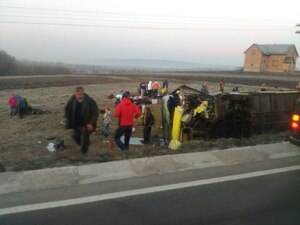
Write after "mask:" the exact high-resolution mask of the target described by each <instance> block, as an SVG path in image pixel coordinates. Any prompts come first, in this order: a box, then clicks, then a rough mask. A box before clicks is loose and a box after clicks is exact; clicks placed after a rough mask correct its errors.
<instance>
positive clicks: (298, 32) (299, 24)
mask: <svg viewBox="0 0 300 225" xmlns="http://www.w3.org/2000/svg"><path fill="white" fill-rule="evenodd" d="M296 27H300V23H298V24H296ZM297 29H298V28H297ZM295 33H296V34H300V30H296V32H295Z"/></svg>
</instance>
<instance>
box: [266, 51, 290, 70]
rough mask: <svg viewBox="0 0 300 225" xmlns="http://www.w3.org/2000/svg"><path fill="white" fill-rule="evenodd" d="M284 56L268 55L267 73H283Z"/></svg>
mask: <svg viewBox="0 0 300 225" xmlns="http://www.w3.org/2000/svg"><path fill="white" fill-rule="evenodd" d="M285 57H286V55H270V56H269V57H268V60H267V72H283V64H284V59H285Z"/></svg>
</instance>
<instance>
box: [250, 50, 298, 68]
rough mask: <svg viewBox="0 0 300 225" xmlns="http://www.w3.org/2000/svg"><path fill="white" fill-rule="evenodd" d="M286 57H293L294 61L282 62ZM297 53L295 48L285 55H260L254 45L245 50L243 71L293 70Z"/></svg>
mask: <svg viewBox="0 0 300 225" xmlns="http://www.w3.org/2000/svg"><path fill="white" fill-rule="evenodd" d="M286 57H293V58H294V62H295V63H290V64H289V63H284V60H285V58H286ZM296 61H297V54H296V52H295V49H292V50H290V51H289V52H288V53H287V54H285V55H270V56H267V55H262V52H261V51H260V49H258V48H257V47H256V46H255V45H253V46H251V47H250V48H249V49H248V50H247V51H246V52H245V61H244V71H245V72H294V71H295V68H296Z"/></svg>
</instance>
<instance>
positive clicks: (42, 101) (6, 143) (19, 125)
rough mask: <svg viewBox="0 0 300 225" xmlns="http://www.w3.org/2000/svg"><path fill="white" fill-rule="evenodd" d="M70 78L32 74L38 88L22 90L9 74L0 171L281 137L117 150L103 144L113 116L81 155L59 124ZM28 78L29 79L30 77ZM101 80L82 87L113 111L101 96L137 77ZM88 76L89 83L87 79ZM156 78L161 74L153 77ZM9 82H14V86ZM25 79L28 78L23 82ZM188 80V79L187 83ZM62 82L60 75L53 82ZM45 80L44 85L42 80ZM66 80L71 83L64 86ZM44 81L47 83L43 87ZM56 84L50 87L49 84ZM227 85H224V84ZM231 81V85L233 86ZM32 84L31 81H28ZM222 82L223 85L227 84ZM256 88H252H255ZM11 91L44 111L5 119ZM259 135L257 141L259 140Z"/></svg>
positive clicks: (2, 100)
mask: <svg viewBox="0 0 300 225" xmlns="http://www.w3.org/2000/svg"><path fill="white" fill-rule="evenodd" d="M85 78H86V77H82V78H81V80H80V79H79V80H78V77H76V81H74V80H72V77H71V76H69V77H64V78H63V79H64V82H65V86H58V87H57V85H55V83H53V79H51V80H50V81H51V82H50V83H49V82H47V77H43V79H41V78H38V82H39V83H41V82H42V83H43V84H42V85H41V86H43V88H30V84H28V85H29V86H28V85H27V86H26V89H23V88H22V89H15V88H16V87H19V85H20V82H21V80H19V79H11V80H10V82H11V83H10V86H9V87H11V88H14V89H5V90H1V91H0V127H1V128H0V136H1V139H0V171H2V172H3V171H18V170H29V169H40V168H46V167H57V166H65V165H80V164H85V163H94V162H106V161H112V160H122V159H126V158H137V157H146V156H153V155H163V154H173V153H180V152H191V151H205V150H209V149H216V148H219V149H224V148H226V147H234V146H244V145H249V144H258V143H262V142H263V143H264V142H265V140H266V139H268V141H267V142H273V141H274V140H276V141H281V140H284V139H285V138H286V136H287V134H286V133H281V134H279V135H277V136H275V138H272V135H271V136H270V135H267V136H264V137H263V138H255V137H253V138H251V139H246V140H235V139H232V140H224V139H220V140H217V141H216V140H207V141H203V140H202V141H200V142H199V141H194V142H191V143H187V144H185V145H183V147H182V149H181V150H179V151H177V152H174V151H172V150H169V149H168V148H167V147H166V146H152V145H146V146H130V152H129V154H126V155H125V154H123V153H122V152H120V151H119V150H118V149H117V147H116V146H114V147H113V148H112V149H110V148H109V146H108V143H107V141H108V140H113V133H114V130H115V129H116V125H117V124H116V123H117V120H116V119H115V120H113V123H112V128H111V134H110V136H109V137H107V138H105V137H103V136H102V135H101V134H100V132H96V133H93V134H92V135H91V143H92V144H91V146H90V149H89V154H88V155H87V156H83V155H81V153H80V149H79V147H78V146H77V145H76V144H75V143H74V142H73V141H72V139H71V131H70V130H68V131H67V130H65V129H64V106H65V104H66V102H67V101H68V99H69V98H70V96H71V94H72V93H73V91H74V85H79V84H82V83H83V84H84V83H85V82H84V79H85ZM27 79H31V80H32V82H33V83H34V84H36V82H34V80H35V79H36V78H27ZM101 79H102V80H101V83H99V82H98V81H99V78H97V82H95V84H86V85H84V88H85V89H86V92H87V93H88V94H89V95H90V96H91V97H92V98H94V99H95V100H96V102H97V104H98V106H99V108H100V109H103V108H104V107H106V106H109V107H110V108H111V109H112V111H113V110H114V99H112V100H109V99H106V98H105V95H107V94H109V93H113V94H116V93H117V92H119V91H120V90H122V89H123V90H129V91H130V92H132V93H135V92H136V89H137V86H138V84H139V82H140V81H141V80H140V78H138V79H139V80H137V79H135V80H134V79H132V78H126V77H120V78H117V79H112V78H107V80H106V79H105V78H104V77H102V78H101ZM90 80H91V79H89V83H91V81H90ZM158 80H159V81H160V82H161V83H162V81H163V80H162V79H161V80H160V79H158ZM0 81H1V80H0ZM14 82H16V83H15V84H18V85H16V86H14ZM26 82H28V80H27V81H26ZM189 82H191V83H189ZM62 83H63V81H62V80H60V81H59V84H62ZM169 83H170V89H172V88H175V87H177V86H179V85H181V84H182V82H178V81H176V80H169ZM200 83H201V81H199V82H198V83H197V82H194V81H187V82H186V83H185V84H187V85H189V86H191V87H194V88H198V87H199V85H200ZM47 84H48V85H47ZM68 84H72V85H73V86H67V85H68ZM47 86H49V87H47ZM55 86H56V87H55ZM228 86H230V84H227V87H228ZM233 86H234V85H231V87H233ZM34 87H35V86H34ZM231 87H228V88H231ZM243 88H244V89H251V88H253V87H249V86H243ZM255 88H257V87H255ZM212 89H215V90H216V89H217V84H213V85H212ZM12 91H13V92H15V93H16V94H19V95H22V96H27V97H28V99H29V102H30V104H31V105H32V106H33V107H38V108H42V109H45V110H48V111H49V112H50V113H49V114H42V115H28V116H25V117H24V118H23V119H20V118H13V119H10V116H9V108H8V105H7V103H6V102H7V99H8V96H9V94H10V93H11V92H12ZM151 107H152V111H153V112H154V114H155V117H156V126H155V127H154V128H153V130H152V135H157V136H159V137H161V136H162V134H161V133H162V129H161V111H160V104H157V105H152V106H151ZM101 116H102V115H100V117H99V120H98V127H99V128H100V129H101V127H102V120H101ZM135 128H136V131H135V132H134V133H133V136H135V137H142V126H141V125H140V122H139V121H137V122H136V124H135ZM53 136H54V137H60V138H63V139H64V141H65V145H66V147H65V149H63V150H61V151H57V152H49V151H48V150H47V145H48V143H49V142H51V141H50V140H47V138H48V137H53ZM260 139H261V140H260Z"/></svg>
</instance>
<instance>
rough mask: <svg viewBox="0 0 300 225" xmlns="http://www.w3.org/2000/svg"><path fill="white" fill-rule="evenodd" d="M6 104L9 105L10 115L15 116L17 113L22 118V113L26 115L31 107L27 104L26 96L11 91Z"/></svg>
mask: <svg viewBox="0 0 300 225" xmlns="http://www.w3.org/2000/svg"><path fill="white" fill-rule="evenodd" d="M7 104H8V105H9V107H10V117H11V118H14V117H17V115H18V114H19V116H20V118H23V116H24V115H27V114H28V113H30V111H31V109H32V108H31V107H30V105H29V104H28V101H27V97H26V96H25V97H22V96H21V95H16V94H15V93H11V94H10V96H9V98H8V101H7Z"/></svg>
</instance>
